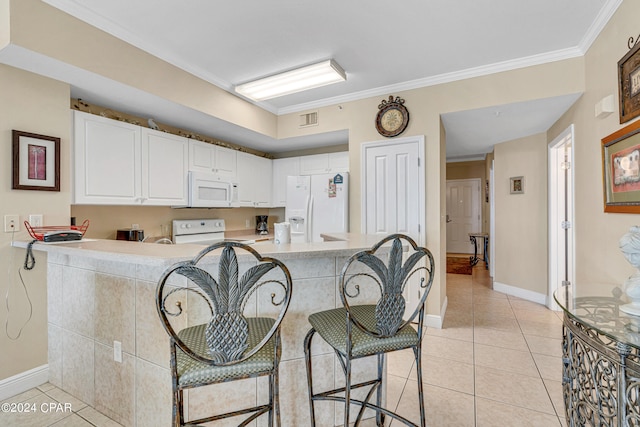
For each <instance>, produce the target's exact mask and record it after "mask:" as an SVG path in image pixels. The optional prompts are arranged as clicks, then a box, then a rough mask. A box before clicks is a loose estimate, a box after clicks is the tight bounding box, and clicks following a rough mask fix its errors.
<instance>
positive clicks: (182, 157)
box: [142, 128, 189, 206]
mask: <svg viewBox="0 0 640 427" xmlns="http://www.w3.org/2000/svg"><path fill="white" fill-rule="evenodd" d="M142 158H143V159H144V161H143V163H142V204H145V205H163V206H167V205H168V206H171V205H173V206H184V205H186V204H187V202H188V201H187V169H188V166H189V144H188V140H187V139H186V138H183V137H181V136H177V135H172V134H169V133H166V132H160V131H156V130H152V129H147V128H143V129H142Z"/></svg>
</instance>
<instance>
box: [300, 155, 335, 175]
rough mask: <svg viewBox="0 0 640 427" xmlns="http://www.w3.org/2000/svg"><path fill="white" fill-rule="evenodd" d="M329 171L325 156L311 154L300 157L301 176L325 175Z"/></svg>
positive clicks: (327, 160) (327, 159)
mask: <svg viewBox="0 0 640 427" xmlns="http://www.w3.org/2000/svg"><path fill="white" fill-rule="evenodd" d="M328 169H329V156H328V155H326V154H313V155H311V156H302V157H300V174H301V175H318V174H321V173H327V171H328Z"/></svg>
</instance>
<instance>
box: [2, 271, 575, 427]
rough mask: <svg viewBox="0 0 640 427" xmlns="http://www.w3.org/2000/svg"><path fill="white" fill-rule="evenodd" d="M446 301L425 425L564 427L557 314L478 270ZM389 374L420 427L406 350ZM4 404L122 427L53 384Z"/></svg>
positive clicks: (427, 356) (57, 419)
mask: <svg viewBox="0 0 640 427" xmlns="http://www.w3.org/2000/svg"><path fill="white" fill-rule="evenodd" d="M447 295H448V308H447V313H446V317H445V322H444V327H443V329H440V330H439V329H434V328H430V329H428V330H427V334H426V336H425V339H424V348H423V372H424V384H425V387H424V391H425V401H426V412H427V414H426V415H427V425H428V426H429V427H452V426H456V427H464V426H469V427H493V426H495V427H512V426H513V427H516V426H517V427H527V426H531V427H560V426H566V423H565V421H564V413H563V403H562V386H561V382H560V380H561V372H562V370H561V369H562V364H561V338H562V335H561V329H562V328H561V325H562V323H561V317H560V313H555V312H552V311H549V310H547V309H546V308H545V307H544V306H541V305H538V304H534V303H531V302H528V301H525V300H522V299H519V298H514V297H510V296H507V295H505V294H501V293H499V292H495V291H493V290H491V279H490V278H489V276H488V274H487V271H486V270H485V269H484V266H482V265H478V266H476V267H475V268H474V270H473V275H471V276H465V275H457V274H449V275H447ZM388 375H389V377H388V379H389V382H388V403H389V405H390V406H394V407H396V408H397V411H398V412H399V413H400V414H402V415H403V416H405V417H407V418H409V419H410V420H412V421H413V422H418V420H419V417H418V402H417V399H416V393H417V384H416V373H415V363H413V354H412V352H411V351H410V350H408V351H403V352H397V353H395V354H392V355H391V356H390V357H389V361H388ZM6 402H22V403H28V404H29V405H30V406H31V407H33V405H34V404H35V407H36V408H38V410H37V411H36V412H35V413H32V414H24V413H23V414H10V413H9V414H8V413H3V412H0V426H11V427H27V426H29V427H31V426H33V427H48V426H56V427H58V426H60V427H88V426H105V427H113V426H119V424H117V423H116V422H115V421H113V420H110V419H109V418H107V417H105V416H104V415H102V414H100V413H99V412H97V411H95V410H94V409H93V408H91V407H89V406H87V405H86V404H84V403H83V402H80V401H79V400H77V399H75V398H73V397H72V396H70V395H68V394H66V393H65V392H63V391H62V390H60V389H58V388H56V387H54V386H52V385H50V384H44V385H42V386H40V387H37V388H34V389H32V390H29V391H27V392H25V393H22V394H20V395H18V396H14V397H13V398H11V399H9V400H7V401H6ZM55 402H63V403H71V407H72V408H71V411H68V410H66V408H61V407H55V408H52V409H51V410H49V411H48V412H47V413H44V412H42V411H41V410H40V408H41V405H42V404H43V403H45V404H47V405H49V404H50V403H55ZM3 403H4V402H3ZM45 407H46V406H45ZM49 407H50V406H49ZM369 424H372V423H367V425H369ZM391 425H392V426H399V425H400V423H397V422H396V423H393V422H392V423H391Z"/></svg>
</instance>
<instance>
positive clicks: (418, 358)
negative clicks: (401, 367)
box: [413, 345, 426, 427]
mask: <svg viewBox="0 0 640 427" xmlns="http://www.w3.org/2000/svg"><path fill="white" fill-rule="evenodd" d="M413 354H414V355H415V357H416V373H417V376H418V399H420V427H425V426H426V418H425V414H424V392H423V386H422V348H420V346H419V345H418V346H416V347H414V348H413Z"/></svg>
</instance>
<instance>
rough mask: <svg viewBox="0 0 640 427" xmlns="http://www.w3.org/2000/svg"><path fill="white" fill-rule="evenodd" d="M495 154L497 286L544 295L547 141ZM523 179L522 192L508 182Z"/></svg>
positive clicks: (532, 140)
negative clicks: (511, 186)
mask: <svg viewBox="0 0 640 427" xmlns="http://www.w3.org/2000/svg"><path fill="white" fill-rule="evenodd" d="M494 156H495V163H494V165H495V172H494V180H495V183H494V184H495V205H496V231H495V236H494V238H493V241H494V242H495V251H496V252H495V277H494V281H495V282H500V283H502V284H504V285H508V286H513V287H517V288H521V289H525V290H529V291H533V292H537V293H539V294H542V295H546V294H547V248H548V243H547V241H548V239H547V235H548V233H547V172H546V171H547V137H546V134H538V135H534V136H530V137H527V138H522V139H518V140H514V141H509V142H505V143H502V144H498V145H496V146H495V147H494ZM514 176H523V177H524V193H523V194H511V193H510V188H509V186H510V178H511V177H514Z"/></svg>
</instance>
